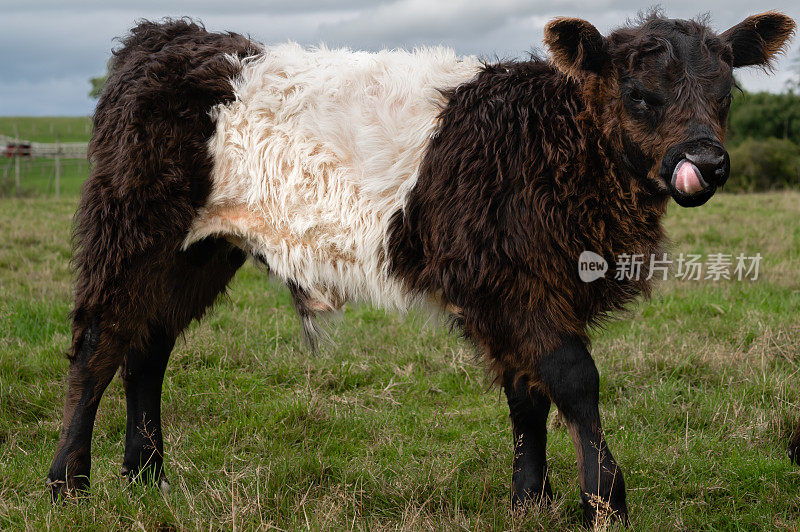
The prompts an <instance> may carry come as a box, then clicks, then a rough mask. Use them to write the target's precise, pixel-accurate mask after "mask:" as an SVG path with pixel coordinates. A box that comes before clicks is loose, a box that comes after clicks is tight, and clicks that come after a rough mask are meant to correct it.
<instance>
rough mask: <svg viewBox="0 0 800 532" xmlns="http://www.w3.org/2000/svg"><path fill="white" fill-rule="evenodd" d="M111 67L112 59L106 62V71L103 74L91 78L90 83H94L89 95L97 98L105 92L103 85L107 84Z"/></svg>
mask: <svg viewBox="0 0 800 532" xmlns="http://www.w3.org/2000/svg"><path fill="white" fill-rule="evenodd" d="M110 68H111V61H110V60H109V62H108V63H106V73H105V74H103V75H102V76H99V77H96V78H90V79H89V83H91V84H92V90H90V91H89V96H90V97H91V98H94V99H97V98H99V97H100V95H101V94H102V93H103V86H105V84H106V80H107V79H108V71H109V69H110Z"/></svg>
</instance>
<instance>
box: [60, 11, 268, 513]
mask: <svg viewBox="0 0 800 532" xmlns="http://www.w3.org/2000/svg"><path fill="white" fill-rule="evenodd" d="M251 48H252V46H251V43H250V41H249V40H248V39H246V38H244V37H242V36H240V35H235V34H224V35H223V34H215V33H209V32H206V31H205V30H204V29H203V28H202V27H201V26H199V25H198V24H195V23H192V22H190V21H186V20H174V21H167V22H165V23H161V24H156V23H152V22H143V23H141V24H139V25H138V26H137V27H135V28H134V29H133V30H132V31H131V34H130V35H129V36H128V37H126V38H125V39H124V40H123V41H122V47H121V48H120V49H119V50H117V51H116V52H115V53H114V58H113V64H112V66H111V73H110V76H109V78H108V81H107V82H106V86H105V89H104V92H103V94H102V96H101V97H100V100H99V102H98V105H97V110H96V111H95V115H94V135H93V137H92V141H91V143H90V146H89V156H90V158H91V160H92V161H93V163H94V168H93V169H92V173H91V176H90V177H89V179H88V180H87V181H86V183H85V185H84V187H83V192H82V197H81V203H80V207H79V209H78V212H77V214H76V216H75V235H74V245H75V254H74V258H73V263H74V266H75V271H76V275H77V281H76V287H75V309H74V311H73V353H74V355H73V356H72V357H71V363H70V377H69V390H68V391H67V400H66V404H65V407H64V424H63V428H62V431H61V438H60V441H59V445H58V451H57V452H56V457H55V460H54V461H53V465H52V467H51V468H50V473H49V475H48V481H49V484H50V486H51V488H52V493H53V496H54V497H58V496H60V495H62V494H65V493H69V492H71V491H73V490H75V489H81V488H84V487H86V485H87V484H88V476H89V469H90V463H91V462H90V450H89V449H90V441H91V432H92V426H93V424H94V415H95V412H96V411H97V404H98V402H99V400H100V396H101V395H102V393H103V391H104V389H105V387H106V386H107V385H108V383H109V382H110V381H111V378H112V377H113V375H114V373H115V372H116V371H117V368H118V367H120V365H124V367H125V369H124V371H123V373H122V375H123V379H124V381H125V384H126V393H127V395H128V428H127V436H126V446H125V447H126V448H125V460H124V467H125V471H126V472H127V473H128V474H131V475H135V474H137V473H138V472H139V469H140V467H141V466H144V465H147V466H149V467H150V468H151V471H150V472H149V473H148V476H150V477H153V478H160V477H161V474H162V473H161V463H162V454H163V451H162V448H161V447H162V444H161V426H160V396H161V380H162V378H163V374H164V369H165V368H166V359H167V357H168V355H169V351H170V349H171V347H172V344H173V342H174V340H175V337H176V336H177V335H178V334H179V332H180V331H181V330H182V329H183V328H184V327H186V325H188V324H189V322H190V321H191V320H192V319H194V318H200V316H202V315H203V312H204V311H205V309H206V308H207V307H208V306H209V305H211V304H212V303H213V302H214V300H215V299H216V298H217V296H218V295H219V294H220V293H221V292H222V291H223V290H224V288H225V286H226V284H227V283H228V281H229V280H230V278H231V277H232V276H233V274H234V272H235V271H236V270H237V269H238V267H239V266H240V265H241V264H242V263H243V261H244V253H242V252H241V251H240V250H238V249H236V248H233V247H232V246H230V245H229V244H228V243H226V242H223V241H216V240H206V241H203V242H200V243H198V244H197V245H195V246H193V247H192V248H191V249H189V250H188V251H186V252H182V251H180V247H181V243H182V241H183V238H184V236H185V235H186V233H187V231H188V230H189V227H190V224H191V222H192V219H193V218H194V217H195V215H196V212H197V208H198V207H200V206H201V205H203V203H204V202H205V199H206V197H207V195H208V192H209V190H210V186H211V183H210V178H209V173H210V171H211V167H212V161H211V158H210V157H209V155H208V154H207V150H206V141H207V140H208V139H209V138H210V136H211V134H212V133H213V128H214V123H213V121H212V119H211V117H210V116H209V110H210V109H211V108H212V107H213V106H214V105H217V104H220V103H225V102H227V101H229V100H231V99H232V98H233V90H232V88H231V84H230V80H231V79H232V78H233V77H235V76H236V75H237V69H236V67H235V66H234V64H233V63H232V62H231V61H229V60H228V59H226V58H225V57H224V55H225V54H234V55H239V56H246V55H249V54H251V53H252V51H251Z"/></svg>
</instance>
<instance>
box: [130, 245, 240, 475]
mask: <svg viewBox="0 0 800 532" xmlns="http://www.w3.org/2000/svg"><path fill="white" fill-rule="evenodd" d="M244 260H245V254H244V253H243V252H242V251H241V250H239V249H238V248H235V247H233V246H231V245H230V244H228V243H227V242H225V241H223V240H218V239H212V238H210V239H206V240H203V241H201V242H198V243H197V244H195V245H194V246H192V247H191V248H189V249H188V250H187V251H185V252H180V253H178V254H177V255H176V256H175V258H174V262H173V263H172V264H171V266H170V268H168V269H167V271H166V272H165V275H164V276H163V277H162V279H161V283H162V287H163V292H162V294H163V296H162V297H163V301H161V302H159V304H158V305H157V308H158V309H159V313H158V314H156V316H158V318H157V319H156V320H155V323H156V325H151V327H150V334H149V337H148V341H147V343H146V344H145V348H144V349H131V350H129V351H128V353H127V354H126V357H125V362H124V366H123V371H122V379H123V383H124V385H125V396H126V401H127V423H126V431H125V453H124V456H123V461H122V471H121V473H122V475H124V476H127V477H128V478H129V479H130V480H137V481H143V482H146V483H150V484H158V485H159V486H160V487H161V488H168V486H169V484H168V483H167V481H166V478H165V476H164V440H163V433H162V428H161V389H162V385H163V382H164V373H165V372H166V369H167V362H168V360H169V355H170V352H171V351H172V348H173V346H174V345H175V339H176V337H177V335H178V334H180V331H182V330H183V329H184V328H185V327H186V326H187V325H188V324H189V322H190V321H191V320H192V319H200V318H201V317H202V315H203V313H204V312H205V310H206V309H207V308H208V307H209V306H210V305H212V304H213V303H214V301H215V300H216V298H217V296H218V295H219V294H220V293H221V292H223V291H224V290H225V287H226V286H227V284H228V282H229V281H230V280H231V278H232V277H233V275H234V274H235V273H236V270H238V269H239V267H240V266H241V265H242V264H243V263H244ZM151 323H152V322H151Z"/></svg>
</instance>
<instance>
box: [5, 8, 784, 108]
mask: <svg viewBox="0 0 800 532" xmlns="http://www.w3.org/2000/svg"><path fill="white" fill-rule="evenodd" d="M646 6H647V4H642V3H639V2H636V1H634V0H548V1H541V0H535V1H533V2H531V1H529V0H485V1H477V0H382V1H372V0H295V1H284V0H268V1H266V2H261V1H256V0H231V1H228V2H220V1H219V0H214V1H211V0H192V1H189V0H179V1H173V2H164V1H162V0H141V1H139V2H136V3H135V4H133V3H131V2H121V1H117V0H111V1H106V0H85V1H82V2H77V1H65V0H41V1H35V2H27V3H26V2H17V3H14V4H13V5H9V6H4V12H3V16H2V17H0V50H3V51H4V53H3V54H0V114H9V113H13V114H43V113H46V112H47V113H55V114H82V113H89V112H90V111H91V108H92V105H93V102H92V101H91V100H89V99H88V97H86V92H87V91H88V81H87V80H88V78H89V77H92V76H95V75H98V74H101V73H102V72H103V70H104V68H105V62H106V60H107V58H108V56H109V51H110V50H111V48H112V47H113V46H114V45H115V43H114V41H113V38H114V37H116V36H120V35H124V34H125V33H126V32H127V31H128V29H129V28H130V27H131V26H132V25H133V23H134V21H135V20H136V19H140V18H149V19H158V18H161V17H163V16H181V15H191V16H192V17H195V18H197V19H200V20H202V21H203V22H204V23H205V24H206V27H208V28H209V29H211V30H217V31H221V30H231V31H237V32H240V33H245V34H249V35H251V36H252V37H253V38H255V39H256V40H258V41H261V42H264V43H267V44H269V43H276V42H284V41H286V40H294V41H297V42H299V43H301V44H305V45H313V44H317V43H320V42H326V43H328V44H330V45H333V46H349V47H351V48H363V49H368V50H376V49H380V48H383V47H404V48H413V47H414V46H419V45H436V44H445V45H448V46H452V47H453V48H455V49H456V51H457V52H458V53H462V54H474V55H478V56H481V57H484V58H487V59H490V60H491V59H493V58H494V57H500V58H512V57H524V55H525V54H526V52H528V51H530V50H532V49H533V50H536V49H538V50H540V47H541V42H542V31H543V28H544V24H545V23H546V22H547V21H548V20H549V19H551V18H553V17H555V16H559V15H563V16H578V17H582V18H585V19H587V20H590V21H591V22H592V23H593V24H595V25H596V26H597V27H598V29H600V31H601V32H604V33H606V32H608V31H610V30H611V29H613V28H614V27H616V26H619V25H621V24H623V23H625V20H626V18H629V17H634V16H635V15H636V13H637V11H638V10H640V9H642V8H643V7H646ZM770 7H771V8H773V9H778V10H782V11H784V12H786V13H787V14H789V15H790V16H793V17H795V18H796V19H797V18H800V5H797V6H796V5H795V3H794V2H790V1H788V0H778V1H777V2H776V3H775V4H773V5H771V6H770ZM703 9H710V10H711V11H712V13H713V16H712V25H713V26H714V27H715V28H716V29H717V30H720V31H721V30H724V29H726V28H728V27H729V26H731V25H733V24H735V23H737V22H739V21H740V20H742V19H744V18H745V17H746V16H747V15H749V14H753V13H755V12H758V11H759V10H760V9H758V8H754V7H752V4H751V3H748V2H745V1H743V0H731V1H726V2H724V3H723V2H721V1H719V0H714V1H713V3H708V4H706V5H704V6H703ZM666 11H667V14H668V15H669V16H672V17H678V18H690V17H694V16H696V15H698V14H699V13H700V12H701V11H702V10H701V9H699V8H698V5H697V4H696V2H692V1H689V0H678V1H676V2H672V3H670V4H669V7H668V9H667V10H666ZM797 55H798V46H797V45H796V44H795V46H794V47H793V48H792V49H791V50H790V52H789V54H788V56H787V57H785V58H783V59H782V60H781V61H779V63H778V65H777V73H776V74H777V75H776V76H775V77H769V76H767V75H765V74H763V73H761V72H760V71H757V70H755V71H747V72H743V73H740V78H741V79H742V82H743V84H744V86H745V87H746V88H748V89H755V90H761V89H767V90H779V89H781V88H782V87H783V86H784V83H785V80H786V79H788V78H789V76H790V75H791V74H790V71H789V66H790V64H791V62H792V60H793V59H794V58H795V57H797ZM9 101H12V102H13V103H8V102H9ZM45 110H46V111H45Z"/></svg>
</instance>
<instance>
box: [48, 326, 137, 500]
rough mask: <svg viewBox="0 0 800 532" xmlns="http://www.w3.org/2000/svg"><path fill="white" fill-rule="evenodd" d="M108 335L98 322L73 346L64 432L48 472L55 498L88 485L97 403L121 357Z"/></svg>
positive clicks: (72, 492)
mask: <svg viewBox="0 0 800 532" xmlns="http://www.w3.org/2000/svg"><path fill="white" fill-rule="evenodd" d="M107 335H108V330H107V329H104V328H102V327H101V326H100V325H99V323H97V322H95V323H93V324H92V325H91V326H89V327H88V328H87V329H86V330H84V331H83V333H82V335H81V337H79V338H78V341H77V342H76V343H75V346H74V352H73V356H72V357H71V359H70V364H69V382H68V385H67V386H68V387H67V398H66V401H65V404H64V413H63V423H62V428H61V436H60V438H59V442H58V449H57V450H56V455H55V458H54V459H53V463H52V465H51V466H50V471H49V472H48V475H47V485H48V487H49V489H50V493H51V495H52V497H53V498H54V499H57V498H59V497H65V496H69V495H75V494H78V493H79V492H82V491H84V490H86V489H87V488H88V487H89V472H90V470H91V467H92V460H91V441H92V432H93V430H94V420H95V416H96V415H97V407H98V405H99V404H100V398H101V397H102V395H103V392H104V391H105V389H106V387H107V386H108V384H109V383H110V382H111V379H112V378H113V377H114V373H116V371H117V368H118V367H119V365H120V361H121V358H122V357H121V356H119V352H118V351H117V350H115V349H114V348H113V343H112V342H109V341H108V340H109V338H107Z"/></svg>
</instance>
